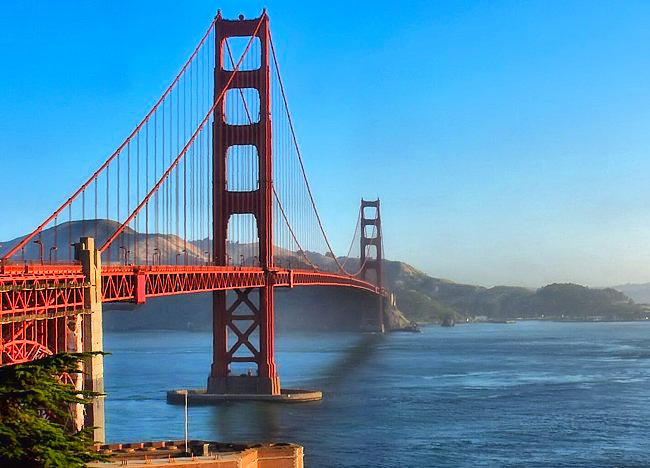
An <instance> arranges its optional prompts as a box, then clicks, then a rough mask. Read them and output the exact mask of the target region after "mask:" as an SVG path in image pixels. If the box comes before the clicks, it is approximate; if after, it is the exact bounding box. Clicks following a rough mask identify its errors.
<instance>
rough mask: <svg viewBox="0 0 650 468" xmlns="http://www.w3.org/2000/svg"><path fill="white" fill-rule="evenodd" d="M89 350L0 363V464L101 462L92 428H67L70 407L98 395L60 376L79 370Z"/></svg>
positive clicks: (102, 457)
mask: <svg viewBox="0 0 650 468" xmlns="http://www.w3.org/2000/svg"><path fill="white" fill-rule="evenodd" d="M92 354H93V353H62V354H55V355H52V356H48V357H45V358H43V359H38V360H35V361H31V362H27V363H24V364H16V365H13V366H5V367H0V466H11V467H16V468H23V467H24V468H31V467H81V466H85V465H86V463H87V462H90V461H102V460H106V458H107V457H106V456H105V455H101V454H99V453H98V452H95V451H94V450H93V436H92V434H93V433H92V430H93V428H91V427H87V428H84V429H82V430H81V431H75V430H74V429H73V423H72V414H71V411H70V408H72V405H74V404H77V403H80V404H88V403H90V402H92V399H93V398H95V397H97V396H99V394H98V393H95V392H90V391H87V390H77V389H75V388H74V386H73V385H71V384H66V383H64V382H63V381H62V379H61V377H60V376H61V375H64V374H66V373H67V374H71V375H72V374H78V373H80V370H79V368H80V363H81V361H82V360H83V359H84V358H87V357H89V356H91V355H92Z"/></svg>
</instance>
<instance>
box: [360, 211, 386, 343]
mask: <svg viewBox="0 0 650 468" xmlns="http://www.w3.org/2000/svg"><path fill="white" fill-rule="evenodd" d="M382 249H383V242H382V237H381V215H380V212H379V199H377V200H364V199H361V257H360V259H359V260H360V262H361V265H362V267H361V273H360V277H361V279H363V280H365V281H368V282H370V283H373V284H376V285H377V286H379V287H383V285H384V281H383V276H382V261H383V255H382V254H383V252H382ZM377 301H378V305H377V310H374V311H364V313H363V316H362V320H363V322H362V324H361V326H362V328H363V329H365V330H368V331H379V332H381V333H383V332H384V298H383V296H381V295H378V296H377Z"/></svg>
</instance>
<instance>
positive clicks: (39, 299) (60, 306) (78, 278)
mask: <svg viewBox="0 0 650 468" xmlns="http://www.w3.org/2000/svg"><path fill="white" fill-rule="evenodd" d="M269 282H270V283H272V284H273V285H274V286H277V287H289V288H292V287H296V286H342V287H349V288H355V289H360V290H364V291H367V292H369V293H372V294H378V295H385V291H384V289H383V288H380V287H377V286H375V285H374V284H371V283H368V282H366V281H363V280H360V279H358V278H355V277H351V276H347V275H343V274H339V273H332V272H326V271H317V270H302V269H283V268H278V269H274V270H271V271H266V272H265V271H264V270H263V269H262V268H259V267H234V266H189V265H187V266H186V265H178V266H176V265H174V266H162V265H156V266H114V265H108V266H104V267H103V268H102V297H103V302H118V301H128V302H136V303H143V302H145V301H146V299H147V298H150V297H159V296H170V295H176V294H188V293H195V292H207V291H216V290H222V291H223V290H229V289H243V288H258V287H262V286H265V285H266V284H267V283H269ZM86 286H87V285H86V284H85V278H84V275H83V273H82V271H81V265H79V264H74V263H71V264H65V265H56V264H55V265H40V264H8V265H3V266H2V267H0V321H3V322H6V321H12V322H13V321H19V320H20V319H21V318H25V319H33V318H34V317H35V316H41V315H42V316H43V318H46V316H47V314H52V313H55V314H58V313H64V314H65V313H71V312H72V311H78V310H79V309H80V308H81V307H82V305H83V303H84V299H83V298H84V289H85V287H86Z"/></svg>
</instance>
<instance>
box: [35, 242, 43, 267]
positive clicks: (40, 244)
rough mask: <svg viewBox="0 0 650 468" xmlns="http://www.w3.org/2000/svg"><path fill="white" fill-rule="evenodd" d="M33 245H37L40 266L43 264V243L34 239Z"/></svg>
mask: <svg viewBox="0 0 650 468" xmlns="http://www.w3.org/2000/svg"><path fill="white" fill-rule="evenodd" d="M34 244H38V251H39V256H40V259H41V265H42V264H43V241H42V240H41V239H36V240H35V241H34Z"/></svg>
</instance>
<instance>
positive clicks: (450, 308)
mask: <svg viewBox="0 0 650 468" xmlns="http://www.w3.org/2000/svg"><path fill="white" fill-rule="evenodd" d="M95 226H97V230H96V231H97V232H96V233H95ZM117 226H118V225H117V223H116V222H115V221H111V220H98V222H97V223H92V222H90V221H86V222H85V223H84V222H81V221H74V222H71V223H62V224H60V225H59V226H58V227H57V229H56V231H55V230H53V229H48V230H45V231H43V233H42V234H41V239H42V241H43V245H44V247H45V252H49V250H48V249H49V246H51V245H55V243H57V244H58V245H68V244H69V241H72V242H74V241H75V240H77V239H79V237H81V236H82V235H91V236H95V235H96V237H97V239H98V242H99V243H100V244H101V243H103V242H104V240H105V239H106V238H107V237H108V236H109V235H110V234H111V233H112V232H114V230H115V229H116V227H117ZM19 240H20V238H18V239H14V240H12V241H8V242H2V243H1V244H2V247H0V254H2V252H6V251H7V250H8V249H9V248H10V246H12V245H15V244H16V242H18V241H19ZM116 242H117V244H116V245H122V244H124V245H131V246H133V245H135V246H136V247H135V249H134V250H135V252H136V255H137V259H138V261H144V260H145V258H146V256H145V246H146V245H149V247H151V246H152V245H156V243H159V244H160V245H164V246H165V247H164V248H161V250H165V251H166V252H168V255H169V258H167V259H162V262H165V261H167V262H174V261H175V260H176V259H177V254H181V252H182V245H183V243H182V242H181V241H180V240H179V238H178V237H177V236H175V235H163V234H149V235H144V234H142V233H137V232H135V231H134V230H132V229H126V230H125V231H124V233H123V234H122V235H121V236H120V237H118V240H117V241H116ZM208 242H209V241H208V240H207V239H202V240H197V241H194V242H191V243H190V245H188V247H187V250H188V254H189V255H192V256H194V257H196V258H197V259H200V260H205V257H204V255H205V252H206V250H207V245H208ZM228 250H229V254H230V256H231V258H233V259H240V261H241V262H243V264H254V263H253V262H255V261H256V260H255V257H254V256H252V254H251V252H254V251H256V250H257V246H256V245H255V244H238V243H231V244H229V246H228ZM116 251H117V252H116ZM118 254H119V249H113V253H112V258H110V259H108V258H104V262H107V261H109V260H110V261H113V262H117V261H121V259H119V258H118V257H117V255H118ZM38 255H39V249H38V246H37V245H35V244H34V243H29V244H28V245H27V246H26V248H25V258H26V259H36V258H38ZM46 255H47V253H46ZM306 255H307V257H308V258H309V260H310V262H312V263H313V264H315V265H318V267H319V268H321V269H323V270H327V271H336V268H337V267H336V262H335V261H334V259H333V258H332V257H331V256H329V255H323V254H320V253H317V252H306ZM338 260H339V262H343V261H346V259H345V258H343V257H341V258H339V259H338ZM275 261H276V263H277V264H278V265H284V266H292V267H294V268H300V267H307V262H306V260H305V258H304V257H303V255H302V254H300V253H298V252H291V251H287V250H281V249H278V251H277V252H276V256H275ZM358 264H359V259H357V258H350V259H348V260H347V267H348V268H349V269H350V270H354V269H356V268H357V267H358ZM384 271H385V274H386V278H385V282H386V286H387V287H388V289H389V290H390V291H392V292H394V293H395V295H396V298H397V306H398V308H399V309H400V310H401V311H402V312H403V313H404V315H405V316H406V318H407V319H409V320H415V321H421V322H433V323H436V322H441V321H443V320H445V319H446V318H453V319H454V320H456V321H466V320H473V319H474V318H476V317H485V318H487V319H490V320H505V319H514V318H552V319H559V320H634V319H642V318H645V315H646V312H645V310H644V308H642V307H640V306H639V305H637V304H635V303H634V302H633V300H632V299H630V297H632V298H634V299H636V300H637V301H638V302H647V303H650V283H648V284H644V285H625V286H619V287H617V289H618V290H615V289H612V288H606V289H590V288H586V287H583V286H579V285H576V284H551V285H548V286H545V287H543V288H540V289H538V290H536V291H535V290H532V289H527V288H520V287H510V286H496V287H493V288H484V287H482V286H475V285H468V284H460V283H454V282H452V281H448V280H444V279H440V278H434V277H431V276H429V275H427V274H425V273H423V272H421V271H419V270H417V269H415V268H413V267H412V266H410V265H408V264H406V263H402V262H398V261H388V260H387V261H384ZM621 291H622V292H621ZM626 294H628V295H629V296H630V297H628V295H626ZM278 306H279V307H278V327H280V328H301V327H304V328H310V329H315V328H324V329H336V328H343V329H354V328H355V327H357V326H358V320H359V315H360V314H359V313H358V310H359V308H363V307H373V304H372V301H370V300H369V299H368V296H367V295H364V294H363V293H360V292H358V291H350V290H347V289H344V288H318V287H315V288H296V289H295V290H290V291H289V290H284V289H279V291H278ZM124 308H126V309H128V310H129V311H131V312H130V313H129V314H122V313H121V312H120V310H123V309H124ZM109 309H110V310H117V312H115V313H116V314H117V315H120V319H119V321H114V320H112V319H111V318H110V316H111V314H113V312H109V313H108V315H107V326H108V327H109V328H111V327H117V328H121V327H126V328H143V327H145V328H146V327H150V326H152V323H154V322H155V323H156V327H158V328H170V329H171V328H175V327H177V326H180V327H182V328H208V327H209V326H210V325H209V324H210V320H211V317H210V297H209V295H205V294H204V295H200V294H196V295H187V296H178V297H171V298H160V299H156V300H152V301H150V303H148V304H146V305H144V306H140V307H132V306H124V305H119V306H115V305H112V306H110V307H109ZM390 317H391V320H394V321H395V324H396V326H399V325H400V324H401V325H403V324H404V318H403V317H401V315H400V314H399V312H397V311H393V313H392V314H390Z"/></svg>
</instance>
